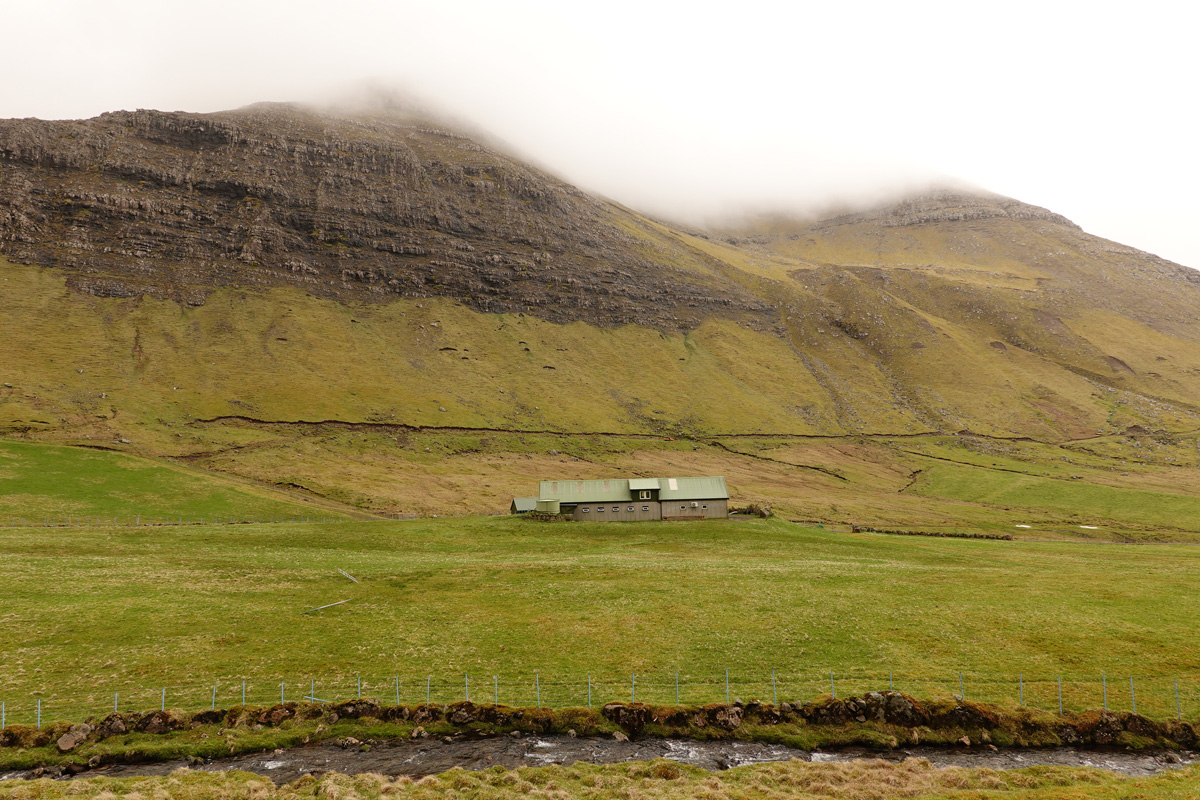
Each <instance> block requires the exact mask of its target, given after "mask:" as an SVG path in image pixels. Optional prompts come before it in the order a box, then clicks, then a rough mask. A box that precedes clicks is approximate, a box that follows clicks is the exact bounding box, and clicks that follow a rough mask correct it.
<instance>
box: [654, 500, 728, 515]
mask: <svg viewBox="0 0 1200 800" xmlns="http://www.w3.org/2000/svg"><path fill="white" fill-rule="evenodd" d="M692 503H695V504H696V507H695V508H692ZM728 516H729V501H728V500H663V501H662V518H663V519H726V518H727V517H728Z"/></svg>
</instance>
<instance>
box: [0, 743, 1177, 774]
mask: <svg viewBox="0 0 1200 800" xmlns="http://www.w3.org/2000/svg"><path fill="white" fill-rule="evenodd" d="M655 758H667V759H671V760H674V761H679V762H681V763H685V764H691V765H694V766H698V767H702V768H704V769H710V770H723V769H728V768H730V767H736V766H741V765H743V764H755V763H760V762H766V761H786V760H789V759H794V758H796V759H801V760H804V761H848V760H851V759H872V758H882V759H886V760H889V761H903V760H905V759H907V758H923V759H927V760H928V761H929V762H931V763H932V764H933V765H934V766H936V767H951V766H956V767H987V768H991V769H1018V768H1021V767H1032V766H1037V765H1053V766H1071V767H1095V768H1099V769H1105V770H1110V771H1112V772H1117V773H1120V774H1123V775H1134V776H1138V775H1151V774H1154V773H1157V772H1161V771H1163V770H1165V769H1171V768H1176V767H1181V766H1185V765H1187V764H1191V763H1197V762H1200V753H1196V752H1190V751H1188V752H1181V753H1167V752H1160V753H1133V752H1123V751H1099V750H1083V749H1078V748H1073V747H1062V748H1053V749H990V748H984V749H976V748H965V747H964V748H958V749H946V748H934V747H911V748H904V749H900V750H894V751H888V752H878V751H872V750H865V749H860V748H850V749H845V750H838V751H830V752H822V751H815V752H811V753H810V752H807V751H804V750H797V749H794V748H789V747H784V746H782V745H774V744H764V743H758V742H739V741H691V740H685V739H663V738H657V737H645V738H639V739H634V740H632V741H620V740H618V739H613V738H608V737H594V738H583V737H580V738H576V737H572V736H566V735H530V736H509V735H505V736H495V737H487V738H482V739H449V740H445V739H420V740H400V741H389V742H380V743H375V744H363V743H357V742H353V741H350V742H347V741H345V740H342V741H341V742H337V741H327V742H322V743H320V744H315V745H309V746H305V747H296V748H291V749H286V750H274V751H269V752H265V753H254V754H248V755H242V756H234V757H230V758H223V759H213V760H211V761H205V762H202V763H197V762H195V761H192V762H189V761H187V760H184V759H176V760H174V761H164V762H158V763H150V764H109V765H105V766H104V767H102V768H99V769H95V770H90V771H85V772H81V773H78V774H77V775H67V774H61V775H55V774H54V772H53V771H47V770H45V769H39V770H29V771H23V772H12V773H8V774H5V775H0V779H9V778H34V777H42V776H47V775H49V776H51V777H63V778H68V777H97V776H110V777H132V776H139V775H165V774H168V773H170V772H172V771H174V770H177V769H180V768H182V767H190V768H192V769H199V770H209V771H219V770H245V771H248V772H254V773H257V774H259V775H263V776H266V777H269V778H271V779H272V780H273V781H275V782H276V783H287V782H290V781H293V780H296V779H297V778H299V777H301V776H303V775H306V774H310V773H322V772H341V773H345V774H359V773H364V772H376V773H381V774H385V775H408V776H411V777H420V776H425V775H432V774H437V773H440V772H445V771H446V770H449V769H453V768H455V767H461V768H462V769H468V770H478V769H487V768H489V767H494V766H501V767H506V768H510V769H512V768H516V767H540V766H546V765H549V764H573V763H576V762H581V761H582V762H586V763H591V764H611V763H618V762H624V761H647V760H651V759H655Z"/></svg>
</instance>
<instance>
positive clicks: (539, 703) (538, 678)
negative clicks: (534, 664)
mask: <svg viewBox="0 0 1200 800" xmlns="http://www.w3.org/2000/svg"><path fill="white" fill-rule="evenodd" d="M533 683H534V686H536V687H537V707H538V708H541V707H542V676H541V675H540V674H538V673H536V672H535V673H533Z"/></svg>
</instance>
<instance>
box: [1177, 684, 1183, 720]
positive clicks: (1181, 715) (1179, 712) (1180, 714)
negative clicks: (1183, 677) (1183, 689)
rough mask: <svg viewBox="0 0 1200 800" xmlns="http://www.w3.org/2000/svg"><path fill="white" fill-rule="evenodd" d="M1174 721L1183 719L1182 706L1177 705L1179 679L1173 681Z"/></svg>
mask: <svg viewBox="0 0 1200 800" xmlns="http://www.w3.org/2000/svg"><path fill="white" fill-rule="evenodd" d="M1175 719H1183V706H1181V705H1179V678H1176V679H1175Z"/></svg>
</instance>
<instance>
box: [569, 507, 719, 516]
mask: <svg viewBox="0 0 1200 800" xmlns="http://www.w3.org/2000/svg"><path fill="white" fill-rule="evenodd" d="M705 508H707V506H705ZM612 509H613V513H616V512H618V511H620V510H621V507H620V506H613V507H612ZM588 510H589V509H588V508H586V507H585V508H584V509H583V513H585V514H586V513H588ZM625 510H626V511H633V506H629V507H628V508H626V509H625ZM649 510H650V506H642V511H649ZM596 513H598V514H602V513H604V506H596Z"/></svg>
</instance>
